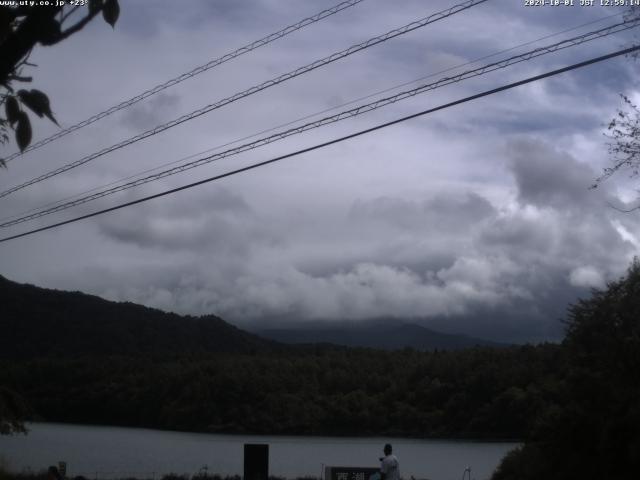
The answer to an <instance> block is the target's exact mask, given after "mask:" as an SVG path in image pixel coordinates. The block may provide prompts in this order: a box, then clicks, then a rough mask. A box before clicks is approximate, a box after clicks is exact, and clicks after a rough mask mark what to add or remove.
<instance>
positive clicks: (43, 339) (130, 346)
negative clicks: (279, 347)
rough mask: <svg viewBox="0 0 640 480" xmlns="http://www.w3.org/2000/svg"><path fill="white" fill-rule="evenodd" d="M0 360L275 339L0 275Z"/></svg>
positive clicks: (264, 346) (262, 345) (189, 349)
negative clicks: (38, 285) (23, 282)
mask: <svg viewBox="0 0 640 480" xmlns="http://www.w3.org/2000/svg"><path fill="white" fill-rule="evenodd" d="M0 332H1V335H0V358H5V359H11V358H13V359H26V358H34V357H48V356H59V357H74V356H81V355H138V354H145V355H148V354H150V355H171V354H197V353H207V352H227V353H251V352H257V351H265V350H270V349H272V348H273V347H274V346H275V345H276V343H275V342H272V341H270V340H266V339H262V338H260V337H258V336H257V335H253V334H250V333H248V332H245V331H243V330H240V329H238V328H236V327H234V326H233V325H230V324H228V323H226V322H225V321H223V320H222V319H220V318H218V317H216V316H214V315H207V316H203V317H191V316H180V315H177V314H174V313H166V312H162V311H160V310H156V309H153V308H148V307H144V306H142V305H136V304H133V303H118V302H110V301H107V300H104V299H102V298H100V297H96V296H93V295H87V294H84V293H80V292H65V291H59V290H50V289H45V288H40V287H35V286H33V285H27V284H19V283H16V282H12V281H10V280H7V279H6V278H4V277H2V276H0Z"/></svg>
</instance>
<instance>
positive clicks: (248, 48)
mask: <svg viewBox="0 0 640 480" xmlns="http://www.w3.org/2000/svg"><path fill="white" fill-rule="evenodd" d="M363 1H364V0H347V1H345V2H342V3H339V4H337V5H334V6H333V7H331V8H328V9H326V10H323V11H321V12H319V13H316V14H315V15H313V16H311V17H308V18H305V19H303V20H300V21H299V22H297V23H294V24H293V25H289V26H288V27H285V28H283V29H282V30H279V31H277V32H275V33H271V34H269V35H267V36H266V37H263V38H261V39H260V40H256V41H255V42H252V43H249V44H248V45H245V46H244V47H240V48H238V49H237V50H234V51H233V52H230V53H226V54H225V55H223V56H221V57H218V58H216V59H214V60H211V61H209V62H207V63H205V64H204V65H200V66H199V67H196V68H194V69H193V70H191V71H189V72H187V73H183V74H182V75H178V76H177V77H174V78H172V79H170V80H167V81H166V82H164V83H161V84H159V85H156V86H155V87H153V88H150V89H149V90H146V91H144V92H142V93H140V94H138V95H136V96H135V97H132V98H130V99H129V100H125V101H124V102H121V103H119V104H117V105H114V106H113V107H111V108H109V109H107V110H104V111H103V112H100V113H97V114H96V115H93V116H92V117H89V118H87V119H86V120H83V121H81V122H79V123H76V124H75V125H73V126H71V127H68V128H65V129H64V130H61V131H59V132H57V133H55V134H54V135H51V136H50V137H47V138H45V139H43V140H40V141H39V142H36V143H33V144H31V145H29V146H28V147H27V148H25V149H24V151H22V152H15V153H13V154H11V155H10V156H9V157H7V158H5V159H4V161H5V163H8V162H10V161H11V160H13V159H15V158H16V157H19V156H21V155H23V154H24V153H26V152H30V151H32V150H36V149H38V148H40V147H42V146H44V145H47V144H48V143H51V142H53V141H55V140H57V139H59V138H62V137H64V136H66V135H68V134H70V133H72V132H75V131H76V130H79V129H81V128H83V127H86V126H87V125H91V124H92V123H94V122H97V121H98V120H101V119H103V118H105V117H108V116H109V115H111V114H113V113H116V112H118V111H120V110H122V109H123V108H127V107H130V106H131V105H134V104H136V103H138V102H139V101H141V100H144V99H145V98H148V97H150V96H151V95H155V94H156V93H158V92H161V91H162V90H165V89H167V88H169V87H172V86H174V85H177V84H178V83H181V82H184V81H185V80H188V79H189V78H192V77H195V76H196V75H199V74H201V73H203V72H206V71H207V70H210V69H212V68H214V67H217V66H219V65H222V64H223V63H226V62H228V61H229V60H233V59H234V58H237V57H239V56H241V55H244V54H245V53H249V52H252V51H253V50H256V49H258V48H260V47H263V46H265V45H268V44H269V43H272V42H274V41H276V40H278V39H280V38H283V37H286V36H287V35H289V34H291V33H293V32H296V31H298V30H300V29H302V28H304V27H307V26H309V25H312V24H314V23H316V22H319V21H320V20H323V19H325V18H327V17H330V16H331V15H335V14H336V13H338V12H341V11H342V10H345V9H347V8H350V7H353V6H355V5H357V4H358V3H361V2H363Z"/></svg>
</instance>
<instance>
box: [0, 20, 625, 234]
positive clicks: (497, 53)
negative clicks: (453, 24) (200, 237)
mask: <svg viewBox="0 0 640 480" xmlns="http://www.w3.org/2000/svg"><path fill="white" fill-rule="evenodd" d="M619 15H624V14H622V13H613V14H611V15H607V16H605V17H601V18H599V19H597V20H592V21H589V22H585V23H582V24H580V25H576V26H574V27H571V28H567V29H564V30H560V31H558V32H554V33H552V34H549V35H545V36H543V37H539V38H536V39H535V40H530V41H527V42H525V43H520V44H518V45H515V46H513V47H509V48H507V49H504V50H500V51H498V52H495V53H491V54H489V55H484V56H482V57H477V58H475V59H473V60H469V61H467V62H464V63H460V64H458V65H454V66H452V67H448V68H446V69H444V70H439V71H437V72H433V73H430V74H428V75H424V76H422V77H419V78H416V79H414V80H410V81H408V82H404V83H401V84H398V85H394V86H393V87H388V88H385V89H384V90H378V91H376V92H373V93H370V94H367V95H365V96H362V97H358V98H355V99H353V100H349V101H348V102H344V103H341V104H339V105H336V106H334V107H330V108H326V109H324V110H320V111H318V112H315V113H311V114H308V115H305V116H303V117H298V118H296V119H295V120H290V121H287V122H285V123H281V124H279V125H276V126H275V127H269V128H267V129H265V130H261V131H259V132H255V133H252V134H250V135H245V136H244V137H240V138H236V139H235V140H230V141H227V142H225V143H223V144H219V145H216V146H215V147H211V148H208V149H206V150H202V151H200V152H196V153H192V154H189V155H187V156H185V157H181V158H179V159H178V160H172V161H171V162H167V163H163V164H161V165H158V166H156V167H152V168H149V169H147V170H143V171H139V172H137V173H134V174H131V175H127V176H126V177H124V178H120V179H118V180H114V181H113V182H109V183H107V184H103V185H99V186H97V187H94V188H91V189H89V190H85V191H83V192H79V193H76V194H73V195H70V196H68V197H64V198H62V199H58V200H54V201H52V202H48V203H46V204H44V205H40V206H39V207H34V208H30V209H28V210H24V211H22V212H19V213H16V214H13V215H7V216H5V217H1V218H0V222H3V221H4V220H9V219H14V218H18V217H21V216H24V215H27V214H29V213H31V212H35V211H38V210H44V209H46V208H47V207H50V206H53V205H57V204H61V203H62V202H66V201H68V200H72V199H75V198H78V197H81V196H83V195H87V194H89V193H91V192H95V191H96V190H100V189H101V188H107V187H110V186H112V185H117V184H118V183H120V182H124V181H126V180H131V179H132V178H136V177H139V176H141V175H144V174H145V173H150V172H153V171H156V170H160V169H161V168H164V167H168V166H170V165H175V164H177V163H180V162H184V161H186V160H189V159H191V158H194V157H197V156H199V155H204V154H205V153H210V152H213V151H216V150H219V149H221V148H224V147H228V146H230V145H233V144H236V143H239V142H242V141H244V140H249V139H250V138H254V137H257V136H259V135H262V134H265V133H270V132H273V131H275V130H277V129H279V128H284V127H288V126H291V125H294V124H296V123H298V122H301V121H304V120H308V119H310V118H313V117H317V116H318V115H322V114H323V113H327V112H331V111H334V110H337V109H338V108H342V107H346V106H348V105H353V104H354V103H357V102H360V101H362V100H367V99H369V98H373V97H375V96H378V95H382V94H383V93H388V92H390V91H393V90H397V89H399V88H402V87H406V86H407V85H411V84H414V83H417V82H419V81H422V80H426V79H427V78H433V77H435V76H436V75H440V74H442V73H447V72H450V71H453V70H457V69H459V68H462V67H465V66H467V65H472V64H474V63H477V62H479V61H481V60H486V59H488V58H492V57H496V56H498V55H502V54H504V53H508V52H511V51H513V50H517V49H518V48H522V47H525V46H528V45H532V44H534V43H537V42H539V41H541V40H546V39H548V38H552V37H557V36H558V35H562V34H563V33H568V32H572V31H575V30H578V29H580V28H583V27H586V26H588V25H593V24H596V23H600V22H603V21H605V20H608V19H610V18H612V17H617V16H619ZM0 226H1V225H0Z"/></svg>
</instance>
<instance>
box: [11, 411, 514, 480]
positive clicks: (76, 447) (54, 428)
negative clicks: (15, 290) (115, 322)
mask: <svg viewBox="0 0 640 480" xmlns="http://www.w3.org/2000/svg"><path fill="white" fill-rule="evenodd" d="M29 429H30V432H29V434H28V435H27V436H24V435H19V436H12V437H8V436H5V435H2V436H0V457H2V458H3V459H4V460H5V461H6V462H7V463H8V466H9V468H10V469H11V470H13V471H21V470H25V469H29V470H34V471H39V470H41V469H44V468H46V467H47V466H48V465H55V464H57V462H58V461H61V460H62V461H66V462H67V475H68V476H75V475H84V476H86V477H88V478H89V479H94V478H99V479H111V478H119V477H123V476H126V475H130V476H136V477H139V478H156V479H157V478H158V477H159V476H160V475H163V474H166V473H178V474H184V473H186V474H193V473H197V472H198V471H200V469H201V468H202V467H203V466H205V465H206V466H207V469H208V472H209V473H211V474H212V473H219V474H222V475H235V474H239V475H242V471H243V445H244V444H245V443H266V444H269V473H270V475H276V476H282V477H288V478H294V477H298V476H315V477H319V476H320V475H321V472H322V471H323V465H335V466H358V467H367V466H368V467H377V466H378V457H380V456H381V455H382V447H383V445H384V444H385V443H387V442H389V443H392V444H393V447H394V453H395V454H396V455H397V457H398V459H399V461H400V473H401V475H402V477H404V478H405V479H409V478H410V476H414V477H416V478H419V479H430V480H448V479H452V480H453V479H460V478H462V474H463V471H464V469H465V468H466V467H471V478H475V479H477V480H481V479H485V478H489V477H490V476H491V473H492V472H493V470H494V469H495V467H496V466H497V465H498V463H499V462H500V460H501V459H502V457H503V456H504V455H505V453H507V452H508V451H509V450H511V449H512V448H514V447H516V446H517V444H515V443H485V442H466V441H463V442H460V441H442V440H413V439H403V438H344V437H340V438H339V437H280V436H258V435H212V434H202V433H183V432H167V431H161V430H148V429H141V428H119V427H102V426H80V425H68V424H55V423H35V424H30V425H29ZM467 477H468V475H467Z"/></svg>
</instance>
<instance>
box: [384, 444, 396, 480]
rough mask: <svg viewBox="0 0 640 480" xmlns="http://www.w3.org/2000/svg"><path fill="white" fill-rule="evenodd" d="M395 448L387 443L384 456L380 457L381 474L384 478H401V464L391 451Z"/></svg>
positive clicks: (390, 479) (386, 479)
mask: <svg viewBox="0 0 640 480" xmlns="http://www.w3.org/2000/svg"><path fill="white" fill-rule="evenodd" d="M392 451H393V448H392V447H391V444H389V443H387V444H386V445H385V446H384V457H382V458H381V459H380V476H381V477H382V480H400V464H399V463H398V459H397V458H396V456H395V455H392V454H391V452H392Z"/></svg>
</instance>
